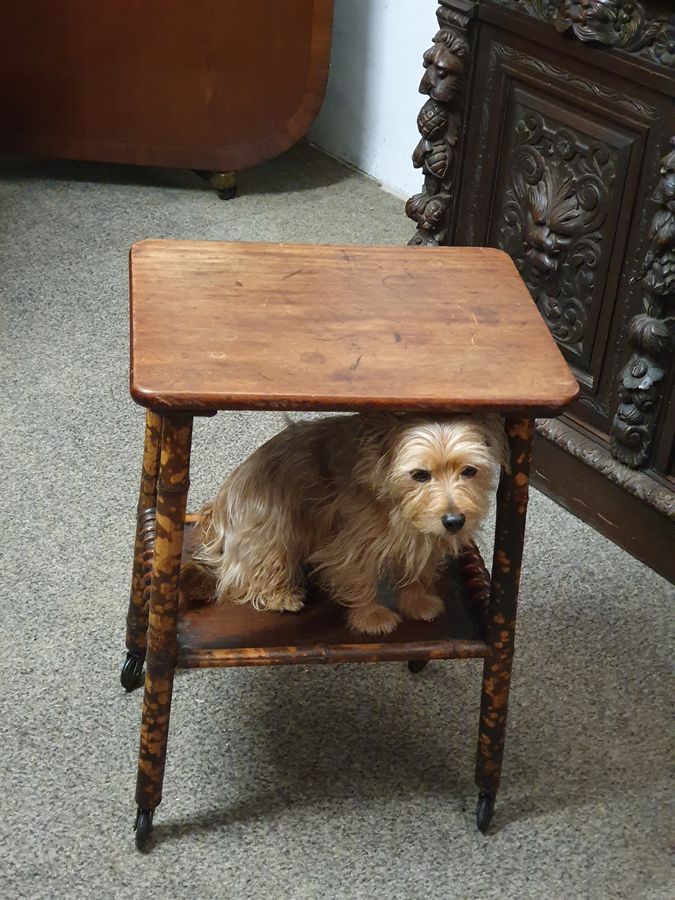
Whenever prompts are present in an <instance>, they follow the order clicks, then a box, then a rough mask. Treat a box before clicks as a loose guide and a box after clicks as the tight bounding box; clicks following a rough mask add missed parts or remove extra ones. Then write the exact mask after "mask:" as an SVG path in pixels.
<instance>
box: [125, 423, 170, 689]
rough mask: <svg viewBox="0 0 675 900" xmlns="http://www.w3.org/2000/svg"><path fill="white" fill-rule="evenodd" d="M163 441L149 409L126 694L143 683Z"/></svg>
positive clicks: (139, 494) (160, 424)
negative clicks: (160, 453) (161, 443)
mask: <svg viewBox="0 0 675 900" xmlns="http://www.w3.org/2000/svg"><path fill="white" fill-rule="evenodd" d="M161 439H162V420H161V417H160V416H159V415H157V413H154V412H152V410H148V411H147V413H146V416H145V443H144V447H143V469H142V471H141V486H140V490H139V493H138V508H137V512H136V541H135V544H134V567H133V572H132V576H131V596H130V598H129V611H128V612H127V639H126V646H127V651H128V652H127V658H126V660H125V662H124V665H123V666H122V673H121V676H120V681H121V682H122V687H123V688H124V689H125V690H126V691H133V690H134V689H135V688H137V687H140V686H141V684H143V663H144V662H145V645H146V632H147V630H148V599H149V596H150V572H151V568H152V554H153V546H154V538H155V513H156V509H155V507H156V504H157V474H158V472H159V451H160V442H161Z"/></svg>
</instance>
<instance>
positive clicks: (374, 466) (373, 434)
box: [354, 413, 400, 496]
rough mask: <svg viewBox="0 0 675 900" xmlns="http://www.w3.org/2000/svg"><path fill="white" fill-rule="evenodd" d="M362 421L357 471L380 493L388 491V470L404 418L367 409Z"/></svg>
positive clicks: (361, 477) (359, 477)
mask: <svg viewBox="0 0 675 900" xmlns="http://www.w3.org/2000/svg"><path fill="white" fill-rule="evenodd" d="M359 425H360V427H358V430H357V440H358V441H359V443H360V454H359V461H358V463H357V465H356V469H355V472H354V474H355V476H356V479H357V480H358V481H360V482H361V483H362V484H364V485H366V486H367V487H368V488H369V489H370V490H372V491H373V493H374V494H376V495H378V496H379V495H381V494H382V493H383V491H386V488H385V484H386V480H387V473H388V471H389V468H390V467H391V463H392V458H393V452H394V445H395V436H396V435H397V434H398V433H399V431H400V421H399V418H398V416H396V415H394V414H392V413H364V414H363V415H362V416H361V417H360V422H359Z"/></svg>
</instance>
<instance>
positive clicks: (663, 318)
mask: <svg viewBox="0 0 675 900" xmlns="http://www.w3.org/2000/svg"><path fill="white" fill-rule="evenodd" d="M671 146H672V150H671V151H670V153H667V154H666V156H664V157H663V159H662V160H661V178H660V180H659V183H658V186H657V188H656V192H655V193H654V197H653V199H654V201H655V202H656V203H657V204H658V206H659V209H658V211H657V212H656V214H655V215H654V218H653V219H652V223H651V228H650V231H649V240H650V246H649V250H648V251H647V257H646V259H645V265H644V269H643V273H644V274H643V276H642V285H643V287H644V308H645V311H644V313H641V314H640V315H637V316H634V317H633V318H632V319H631V321H630V324H629V326H628V340H629V342H630V344H631V345H632V346H633V348H634V350H633V353H632V355H631V357H630V359H629V360H628V362H627V363H626V366H625V368H624V369H623V371H622V373H621V385H620V387H619V403H618V408H617V411H616V415H615V416H614V421H613V423H612V443H611V451H612V455H613V456H615V457H616V458H617V459H618V460H620V461H621V462H623V463H625V464H626V465H627V466H630V467H631V468H634V469H638V468H641V467H642V466H644V465H645V464H646V463H647V462H648V461H649V451H650V449H651V445H652V441H653V439H654V430H655V428H656V423H657V420H658V414H659V410H660V407H661V401H662V398H663V388H664V379H665V376H666V372H667V368H668V365H669V363H670V361H671V359H672V356H673V316H674V315H675V137H673V138H671Z"/></svg>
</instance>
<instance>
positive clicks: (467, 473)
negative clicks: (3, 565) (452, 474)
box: [459, 466, 478, 478]
mask: <svg viewBox="0 0 675 900" xmlns="http://www.w3.org/2000/svg"><path fill="white" fill-rule="evenodd" d="M459 474H460V475H461V477H462V478H473V477H474V475H477V474H478V469H476V468H474V466H464V468H463V469H462V471H461V472H460V473H459Z"/></svg>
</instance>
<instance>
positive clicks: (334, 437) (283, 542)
mask: <svg viewBox="0 0 675 900" xmlns="http://www.w3.org/2000/svg"><path fill="white" fill-rule="evenodd" d="M502 448H503V441H502V429H501V424H500V423H499V422H498V421H497V420H496V419H495V420H494V421H493V420H491V419H489V418H488V417H485V418H480V417H469V416H452V417H451V416H444V417H429V416H425V417H422V416H415V415H396V414H386V413H384V414H380V413H372V414H357V415H350V416H332V417H330V418H325V419H319V420H314V421H306V422H298V423H291V424H289V425H288V427H287V428H286V429H285V430H284V431H282V432H281V433H280V434H278V435H276V437H274V438H272V440H270V441H268V442H267V443H266V444H264V445H263V446H262V447H260V448H259V449H258V450H256V451H255V453H253V454H252V455H251V456H250V457H249V458H248V459H247V460H246V461H245V462H244V463H243V464H242V465H241V466H239V468H238V469H236V470H235V471H234V472H233V473H232V474H231V475H230V477H229V478H228V479H227V481H226V482H225V483H224V484H223V486H222V488H221V489H220V491H219V493H218V496H217V497H216V499H215V500H214V502H213V503H212V504H210V505H208V506H207V507H206V508H205V509H204V516H203V519H202V521H201V525H200V527H198V528H197V529H196V530H195V533H194V535H193V540H192V546H191V549H190V551H189V555H190V558H191V560H192V564H193V565H194V566H196V567H197V569H201V570H202V573H203V574H205V575H206V576H207V578H209V579H210V580H211V583H212V585H213V584H214V583H215V593H216V598H217V601H219V602H221V601H232V602H234V603H250V604H252V605H253V606H254V607H256V608H257V609H267V610H276V611H285V610H287V611H291V612H295V611H297V610H299V609H301V608H302V606H303V602H304V583H305V575H306V574H307V573H308V572H309V574H310V576H311V577H312V579H313V580H315V581H318V582H319V583H320V584H321V585H322V586H323V587H324V588H326V589H327V590H328V591H329V593H330V594H331V595H332V597H334V599H335V600H336V601H337V602H338V603H341V604H342V605H344V606H345V607H347V609H348V613H347V618H348V622H349V625H350V627H351V628H352V629H353V630H354V631H357V632H365V633H367V634H387V633H389V632H391V631H393V630H394V629H395V628H396V626H397V625H398V623H399V622H400V621H401V617H404V618H407V619H424V620H425V621H431V620H432V619H434V618H435V617H436V616H438V615H439V614H440V613H441V612H442V610H443V602H442V601H441V600H440V598H439V597H438V596H437V595H436V594H435V593H434V590H433V584H434V578H435V575H436V573H437V571H438V569H439V567H440V566H441V565H442V563H443V560H444V558H445V557H446V556H448V555H450V556H456V555H458V554H459V553H460V552H461V551H462V549H463V548H464V547H465V546H466V545H467V544H468V543H469V542H470V541H471V540H472V538H473V536H474V534H475V532H476V529H477V528H478V526H479V525H480V523H481V520H482V518H483V516H484V515H485V512H486V508H487V506H488V498H489V492H490V488H491V486H492V476H493V473H494V470H495V465H496V464H497V463H499V462H500V461H501V456H502V452H503V450H502ZM385 577H386V578H387V579H388V580H389V582H390V583H393V584H394V585H395V586H396V588H397V590H398V612H396V611H395V610H393V609H389V608H388V607H386V606H384V605H383V604H382V603H380V602H378V581H381V579H382V578H385Z"/></svg>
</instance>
